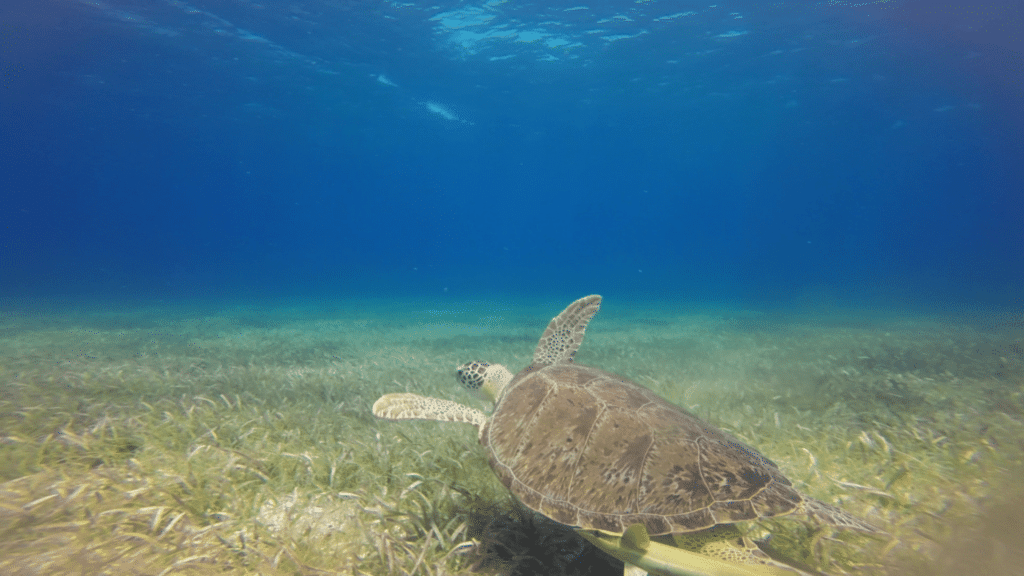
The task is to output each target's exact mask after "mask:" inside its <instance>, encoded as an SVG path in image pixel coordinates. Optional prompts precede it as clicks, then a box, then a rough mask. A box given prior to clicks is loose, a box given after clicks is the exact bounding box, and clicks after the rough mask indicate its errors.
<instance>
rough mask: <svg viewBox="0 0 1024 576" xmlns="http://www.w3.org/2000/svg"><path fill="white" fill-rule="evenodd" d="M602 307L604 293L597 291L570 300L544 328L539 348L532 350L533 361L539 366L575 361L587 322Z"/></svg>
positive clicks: (538, 344)
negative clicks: (572, 300) (597, 292)
mask: <svg viewBox="0 0 1024 576" xmlns="http://www.w3.org/2000/svg"><path fill="white" fill-rule="evenodd" d="M600 308H601V297H600V296H598V295H597V294H592V295H590V296H584V297H583V298H580V299H579V300H577V301H575V302H573V303H572V304H569V306H568V307H566V309H565V310H563V311H562V313H561V314H559V315H558V316H556V317H555V319H554V320H552V321H551V323H550V324H548V327H547V330H544V335H543V336H541V337H540V342H538V343H537V349H536V350H534V351H533V365H534V366H538V367H539V366H547V365H549V364H565V363H569V362H572V360H573V358H574V357H575V356H576V351H577V350H579V349H580V345H581V344H583V335H584V333H585V332H586V331H587V324H588V323H589V322H590V319H591V318H593V317H594V314H597V311H598V310H599V309H600Z"/></svg>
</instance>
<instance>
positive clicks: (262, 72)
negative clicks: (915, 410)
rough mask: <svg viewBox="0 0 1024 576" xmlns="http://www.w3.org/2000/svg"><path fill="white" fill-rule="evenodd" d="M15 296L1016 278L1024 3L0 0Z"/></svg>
mask: <svg viewBox="0 0 1024 576" xmlns="http://www.w3.org/2000/svg"><path fill="white" fill-rule="evenodd" d="M0 32H2V33H0V57H2V72H3V86H2V92H0V134H2V140H0V145H2V150H0V191H2V199H3V204H2V210H0V241H2V245H0V249H2V260H0V267H2V270H0V295H3V296H18V297H24V296H28V297H33V296H40V297H49V296H53V295H64V296H73V297H74V296H81V297H98V298H104V299H132V298H141V299H147V298H157V299H165V300H171V301H174V300H184V299H188V298H209V297H222V298H232V297H236V296H246V297H251V296H255V297H261V296H288V297H299V298H302V297H320V296H324V295H334V296H341V297H344V296H350V295H351V296H361V295H373V296H384V297H387V296H390V295H394V296H395V297H399V296H407V295H418V296H426V297H431V296H433V295H442V294H447V295H451V296H455V297H475V296H480V295H495V294H498V295H506V296H521V297H524V298H525V297H533V296H539V295H544V296H547V295H550V296H556V297H558V299H559V300H560V301H561V300H565V301H568V300H571V299H573V298H576V297H578V296H580V295H582V294H587V293H603V294H605V295H606V296H609V295H612V294H620V295H629V296H633V297H653V298H663V299H674V298H679V299H691V300H704V301H715V302H718V303H723V304H730V303H732V304H741V305H748V306H762V307H764V306H782V307H785V306H800V305H802V303H812V304H814V305H821V304H822V303H825V304H835V305H863V306H876V307H879V306H880V307H896V308H900V307H911V308H935V307H940V308H941V307H958V306H964V305H969V306H997V307H1020V306H1021V304H1022V298H1021V296H1022V294H1024V292H1022V287H1024V199H1022V193H1021V190H1022V188H1024V187H1022V182H1024V144H1022V142H1024V110H1022V108H1024V104H1022V102H1024V97H1022V94H1024V56H1022V51H1024V19H1022V17H1021V8H1020V5H1019V2H1016V1H1011V0H1003V3H1002V4H1000V3H998V2H996V1H995V0H989V1H986V2H981V3H978V2H957V3H953V2H946V1H945V0H936V1H922V2H918V3H915V2H905V1H902V2H901V1H893V2H870V1H869V2H839V1H826V2H812V1H808V2H763V1H758V2H752V1H750V0H742V1H737V0H723V1H722V2H721V3H718V4H715V5H711V4H709V3H708V2H684V1H668V0H652V1H642V0H641V1H639V2H634V1H626V0H616V1H600V2H593V1H588V0H568V1H560V0H545V1H534V2H525V1H520V0H508V1H506V2H497V1H492V2H482V1H480V0H467V1H464V2H462V1H451V0H441V1H435V2H408V3H403V2H380V1H371V0H358V1H357V0H331V1H327V0H309V1H294V2H277V1H269V0H268V1H265V2H262V3H259V2H252V1H243V0H220V1H205V2H203V1H190V2H180V1H178V0H134V1H127V0H103V1H100V0H59V1H58V0H8V1H5V2H3V3H2V5H0Z"/></svg>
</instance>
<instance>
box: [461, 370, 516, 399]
mask: <svg viewBox="0 0 1024 576" xmlns="http://www.w3.org/2000/svg"><path fill="white" fill-rule="evenodd" d="M455 377H456V378H458V379H459V383H460V384H462V385H463V386H465V387H466V388H468V389H470V390H479V391H480V393H481V394H482V395H483V396H484V398H486V399H487V400H490V401H491V402H495V401H497V399H498V397H499V396H501V390H502V388H504V387H505V385H506V384H508V383H509V382H510V381H511V380H512V373H511V372H509V371H508V368H505V367H504V366H502V365H501V364H488V363H487V362H480V361H474V362H466V363H465V364H463V365H462V366H459V367H458V368H457V369H456V370H455Z"/></svg>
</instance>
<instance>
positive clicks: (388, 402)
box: [373, 392, 487, 430]
mask: <svg viewBox="0 0 1024 576" xmlns="http://www.w3.org/2000/svg"><path fill="white" fill-rule="evenodd" d="M373 415H374V416H376V417H377V418H383V419H384V420H434V421H437V422H465V423H466V424H472V425H473V426H476V427H477V429H478V430H479V429H480V428H481V427H483V425H484V424H486V423H487V415H486V414H484V413H483V412H481V411H479V410H477V409H475V408H470V407H469V406H464V405H462V404H459V403H458V402H452V401H451V400H442V399H441V398H431V397H429V396H420V395H419V394H411V393H409V392H399V393H396V394H385V395H383V396H381V397H380V398H378V399H377V401H376V402H374V403H373Z"/></svg>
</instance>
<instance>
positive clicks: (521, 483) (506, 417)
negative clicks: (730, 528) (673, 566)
mask: <svg viewBox="0 0 1024 576" xmlns="http://www.w3.org/2000/svg"><path fill="white" fill-rule="evenodd" d="M480 442H481V443H482V444H483V445H484V446H485V447H486V448H487V450H488V451H489V453H490V454H489V456H490V464H491V467H492V468H493V469H494V471H495V473H496V474H497V475H498V478H500V480H501V482H502V483H503V484H505V486H506V487H508V489H509V490H511V491H512V493H513V494H515V495H516V497H518V498H519V500H521V501H522V503H523V504H525V505H526V506H527V507H529V508H530V509H532V510H535V511H537V512H540V513H541V514H544V515H545V516H547V517H549V518H551V519H553V520H555V521H557V522H561V523H562V524H567V525H569V526H576V527H581V528H584V529H589V530H602V531H605V532H610V533H613V534H621V533H623V532H624V531H625V529H626V528H628V527H629V526H630V525H631V524H636V523H641V524H643V525H644V526H645V527H646V528H647V531H648V533H649V534H650V535H652V536H654V535H658V534H668V533H681V532H692V531H696V530H702V529H705V528H709V527H711V526H714V525H715V524H728V523H732V522H737V521H740V520H752V519H755V518H765V517H771V516H780V515H783V514H788V513H790V512H793V511H794V510H795V509H797V508H798V507H799V506H800V505H801V503H802V502H804V497H803V496H802V495H801V494H800V493H799V492H797V491H796V490H795V489H794V488H793V487H792V485H791V483H790V481H789V480H787V479H786V478H785V476H783V475H782V473H781V472H780V471H779V469H778V467H777V466H776V465H775V463H773V462H772V461H770V460H768V459H767V458H765V457H764V456H762V455H761V454H760V453H759V452H758V451H757V450H754V449H753V448H750V447H749V446H747V445H745V444H743V443H742V442H740V441H738V440H737V439H735V438H733V437H731V436H729V435H728V434H726V433H724V432H722V431H721V430H718V429H716V428H714V427H712V426H710V425H708V424H707V423H705V422H703V421H701V420H700V419H699V418H697V417H696V416H694V415H693V414H691V413H689V412H687V411H686V410H683V409H682V408H680V407H678V406H675V405H674V404H672V403H670V402H668V401H667V400H665V399H664V398H661V397H660V396H658V395H657V394H655V393H654V392H651V391H650V390H648V389H647V388H644V387H642V386H640V385H639V384H636V383H634V382H631V381H629V380H627V379H626V378H623V377H622V376H618V375H616V374H612V373H610V372H605V371H603V370H599V369H597V368H590V367H587V366H581V365H578V364H573V363H559V364H550V365H536V364H535V365H533V366H530V367H528V368H526V369H525V370H523V371H522V372H520V373H519V374H517V375H516V376H515V378H513V379H512V381H511V382H509V384H508V385H507V387H506V389H505V390H503V391H502V395H501V398H500V399H499V401H498V404H497V405H496V406H495V409H494V413H493V414H492V416H491V419H490V421H489V422H488V423H487V425H486V427H485V428H484V430H483V431H482V433H481V437H480Z"/></svg>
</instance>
